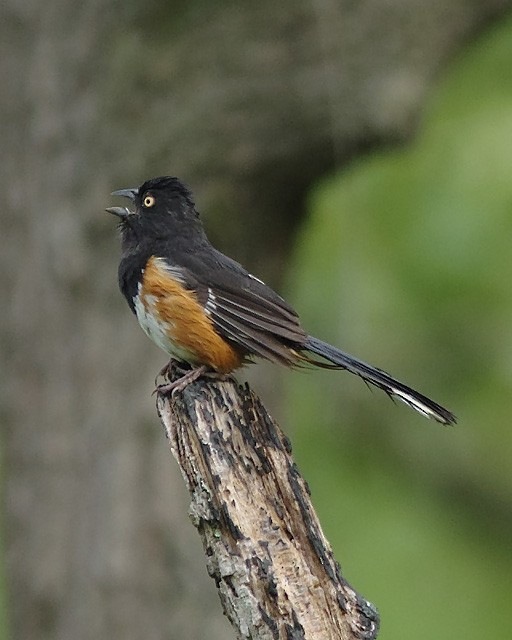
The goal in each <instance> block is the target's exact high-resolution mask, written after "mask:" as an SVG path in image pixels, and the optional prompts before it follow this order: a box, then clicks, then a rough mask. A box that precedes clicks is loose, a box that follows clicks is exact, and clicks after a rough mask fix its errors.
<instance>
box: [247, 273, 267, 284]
mask: <svg viewBox="0 0 512 640" xmlns="http://www.w3.org/2000/svg"><path fill="white" fill-rule="evenodd" d="M249 278H252V279H253V280H256V282H259V283H260V284H265V283H264V282H263V280H260V279H259V278H257V277H256V276H253V275H252V273H250V274H249ZM265 286H266V285H265Z"/></svg>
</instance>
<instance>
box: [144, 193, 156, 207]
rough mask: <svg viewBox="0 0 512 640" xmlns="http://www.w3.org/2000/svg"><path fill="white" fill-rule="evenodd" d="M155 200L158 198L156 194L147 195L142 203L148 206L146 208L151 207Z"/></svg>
mask: <svg viewBox="0 0 512 640" xmlns="http://www.w3.org/2000/svg"><path fill="white" fill-rule="evenodd" d="M155 202H156V200H155V197H154V196H150V195H147V196H146V197H145V198H144V200H143V201H142V204H143V205H144V206H145V207H146V209H149V208H150V207H152V206H153V205H154V204H155Z"/></svg>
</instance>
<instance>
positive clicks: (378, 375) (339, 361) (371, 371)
mask: <svg viewBox="0 0 512 640" xmlns="http://www.w3.org/2000/svg"><path fill="white" fill-rule="evenodd" d="M304 349H305V350H306V351H309V352H311V353H314V354H316V355H317V356H320V357H321V358H325V359H326V360H328V363H324V362H319V361H317V360H313V359H311V358H309V357H307V356H305V359H306V360H307V361H308V362H310V363H311V364H315V365H318V366H321V367H325V368H328V369H331V368H332V369H346V370H347V371H350V373H354V374H355V375H356V376H359V377H360V378H362V379H363V380H364V381H365V382H368V383H370V384H373V385H374V386H376V387H378V388H379V389H382V390H383V391H385V392H386V393H387V394H388V395H389V396H391V397H395V398H398V399H399V400H401V401H402V402H405V404H407V405H409V406H410V407H412V408H413V409H415V410H416V411H418V412H419V413H421V414H422V415H424V416H426V417H427V418H434V420H437V421H438V422H440V423H442V424H446V425H451V424H454V423H455V422H456V418H455V416H454V415H453V413H451V412H450V411H448V409H445V408H444V407H442V406H441V405H439V404H437V402H434V401H433V400H430V398H427V397H426V396H424V395H423V394H421V393H419V392H418V391H415V390H414V389H411V388H410V387H408V386H406V385H405V384H403V383H402V382H399V381H398V380H395V379H394V378H392V377H391V376H390V375H389V374H388V373H386V372H385V371H382V370H381V369H377V368H375V367H372V366H371V365H369V364H366V362H363V361H362V360H358V359H357V358H354V357H353V356H351V355H349V354H348V353H345V352H343V351H341V350H340V349H337V348H336V347H333V346H331V345H330V344H327V343H326V342H322V340H319V339H318V338H314V337H313V336H308V337H307V339H306V343H305V345H304Z"/></svg>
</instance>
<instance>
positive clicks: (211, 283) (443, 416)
mask: <svg viewBox="0 0 512 640" xmlns="http://www.w3.org/2000/svg"><path fill="white" fill-rule="evenodd" d="M112 195H115V196H125V197H127V198H129V199H130V200H131V201H132V203H133V205H134V210H133V211H132V210H130V209H128V208H125V207H111V208H109V209H107V211H108V212H109V213H113V214H115V215H116V216H118V217H119V218H120V227H121V234H122V258H121V263H120V265H119V286H120V288H121V291H122V293H123V294H124V296H125V298H126V299H127V301H128V304H129V305H130V308H131V310H132V311H133V313H135V315H136V316H137V319H138V321H139V323H140V325H141V327H142V328H143V329H144V331H145V332H146V333H147V335H148V336H149V337H150V338H151V339H152V340H154V342H156V344H157V345H158V346H159V347H160V348H162V349H163V350H164V351H166V352H167V353H168V354H169V355H170V356H171V359H172V360H177V361H179V362H185V363H187V364H188V365H189V366H190V367H191V369H190V370H189V371H188V372H187V373H186V374H185V375H183V376H182V377H181V378H180V379H178V380H176V381H175V382H173V383H171V384H169V385H164V386H162V387H160V390H162V391H170V390H174V391H179V390H182V389H183V388H184V387H185V386H186V385H187V384H189V383H190V382H192V381H194V380H196V379H197V378H198V377H200V376H201V375H204V374H205V373H207V372H211V371H213V372H216V373H218V374H228V373H230V372H231V371H233V370H235V369H237V368H238V367H241V366H242V365H243V364H245V363H247V362H249V361H251V360H252V358H253V357H254V356H257V357H260V358H265V359H267V360H270V361H271V362H276V363H278V364H283V365H286V366H287V367H295V366H300V365H308V364H309V365H316V366H320V367H324V368H328V369H346V370H347V371H350V372H351V373H354V374H356V375H358V376H360V377H361V378H362V379H363V380H365V381H366V382H368V383H370V384H372V385H375V386H376V387H379V388H380V389H382V390H383V391H385V392H386V393H387V394H388V395H389V396H392V397H396V398H398V399H399V400H402V401H403V402H405V403H406V404H408V405H409V406H410V407H412V408H413V409H416V411H419V412H420V413H422V414H423V415H424V416H426V417H428V418H434V419H435V420H437V421H438V422H441V423H442V424H447V425H449V424H453V423H454V422H455V416H454V415H453V414H452V413H451V412H450V411H448V410H447V409H444V408H443V407H441V406H440V405H438V404H437V403H436V402H434V401H433V400H430V399H429V398H427V397H426V396H424V395H422V394H421V393H418V392H417V391H414V389H411V388H409V387H407V386H406V385H405V384H403V383H401V382H399V381H398V380H395V379H394V378H392V377H391V376H390V375H388V374H387V373H385V372H384V371H382V370H380V369H376V368H375V367H372V366H370V365H368V364H366V363H364V362H362V361H361V360H358V359H357V358H354V357H353V356H351V355H349V354H347V353H344V352H343V351H340V349H337V348H336V347H333V346H331V345H329V344H327V343H325V342H322V341H321V340H319V339H318V338H314V337H313V336H310V335H308V334H307V333H306V332H305V331H304V329H303V328H302V326H301V324H300V321H299V318H298V316H297V313H296V312H295V311H294V309H292V307H291V306H290V305H289V304H288V303H287V302H286V301H285V300H283V298H281V297H280V296H279V295H277V293H275V292H274V291H273V290H272V289H271V288H270V287H268V286H267V285H266V284H265V283H264V282H262V281H261V280H260V279H259V278H256V277H255V276H253V275H251V274H250V273H248V272H247V271H246V270H245V269H244V268H243V267H242V266H241V265H240V264H238V262H235V261H234V260H232V259H231V258H228V257H226V256H225V255H223V254H222V253H220V251H217V249H215V248H214V247H213V246H212V245H211V244H210V242H209V241H208V238H207V237H206V234H205V232H204V229H203V226H202V223H201V220H200V219H199V214H198V213H197V211H196V208H195V205H194V202H193V200H192V195H191V193H190V191H189V190H188V189H187V188H186V187H185V185H184V184H183V183H182V182H180V181H179V180H178V179H177V178H172V177H161V178H154V179H152V180H148V181H147V182H145V183H144V184H143V185H142V186H140V187H139V188H138V189H122V190H120V191H114V192H113V194H112ZM313 355H314V356H319V357H320V358H322V360H318V359H316V358H315V357H313Z"/></svg>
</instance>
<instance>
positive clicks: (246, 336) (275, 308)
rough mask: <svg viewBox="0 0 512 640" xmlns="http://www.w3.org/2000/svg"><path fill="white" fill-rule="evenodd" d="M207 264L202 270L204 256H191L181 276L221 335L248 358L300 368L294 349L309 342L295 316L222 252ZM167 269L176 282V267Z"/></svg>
mask: <svg viewBox="0 0 512 640" xmlns="http://www.w3.org/2000/svg"><path fill="white" fill-rule="evenodd" d="M208 258H209V260H208V262H206V261H205V260H204V258H203V260H202V262H201V264H200V267H199V268H198V264H197V260H199V259H201V256H189V259H188V260H187V261H186V262H185V263H184V264H183V261H182V264H181V265H180V267H179V271H180V272H181V280H182V282H183V283H186V286H187V287H188V288H189V289H191V290H193V291H194V292H195V294H196V296H197V299H198V301H199V302H200V304H201V305H202V306H203V308H204V311H205V313H206V314H207V315H208V317H209V318H210V320H211V321H212V323H213V325H214V327H215V328H216V330H217V331H218V332H219V334H220V335H222V337H223V338H225V339H226V340H227V341H228V342H230V343H231V344H232V345H234V346H236V347H237V348H238V349H240V350H242V351H243V352H244V354H245V355H247V356H258V357H261V358H265V359H267V360H270V361H272V362H278V363H281V364H285V365H288V366H293V365H296V364H297V363H298V362H299V358H298V354H297V353H296V351H295V349H300V346H301V345H302V344H303V343H304V342H305V340H306V333H305V331H304V330H303V329H302V327H301V325H300V321H299V318H298V316H297V313H296V312H295V311H294V310H293V309H292V307H290V305H289V304H288V303H287V302H286V301H285V300H283V299H282V298H281V297H280V296H278V295H277V293H275V291H273V290H272V289H271V288H270V287H268V286H267V285H266V284H265V283H263V282H262V281H261V280H259V279H258V278H256V277H254V276H252V275H251V274H249V273H248V272H247V271H246V270H245V269H243V267H241V266H240V265H239V264H238V263H237V262H235V261H232V260H230V259H229V258H226V256H224V255H222V254H220V253H218V252H215V254H213V259H212V254H211V253H210V254H209V255H208ZM168 268H169V270H172V271H174V275H175V277H176V275H177V271H176V267H172V266H168Z"/></svg>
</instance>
